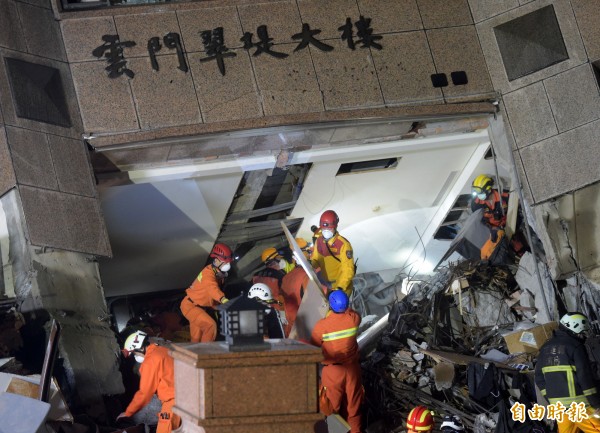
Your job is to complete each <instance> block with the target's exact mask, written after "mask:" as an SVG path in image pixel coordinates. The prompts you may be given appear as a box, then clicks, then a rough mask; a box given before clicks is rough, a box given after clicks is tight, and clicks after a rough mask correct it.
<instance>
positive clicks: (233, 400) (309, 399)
mask: <svg viewBox="0 0 600 433" xmlns="http://www.w3.org/2000/svg"><path fill="white" fill-rule="evenodd" d="M171 355H172V356H173V358H175V407H174V412H175V413H177V414H178V415H180V416H181V417H182V419H183V423H184V431H186V432H197V433H231V432H244V433H306V432H312V431H314V426H315V424H316V423H317V422H318V421H320V420H322V419H323V418H324V417H323V415H321V414H320V413H319V410H318V399H317V392H318V389H317V386H318V375H317V370H318V368H317V366H318V363H319V362H320V361H321V360H322V354H321V349H319V348H317V347H314V346H310V345H308V344H304V343H300V342H298V341H294V340H271V349H270V350H266V351H258V352H229V350H228V348H227V345H226V344H225V343H220V342H214V343H188V344H176V345H173V346H172V348H171Z"/></svg>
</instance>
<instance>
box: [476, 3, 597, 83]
mask: <svg viewBox="0 0 600 433" xmlns="http://www.w3.org/2000/svg"><path fill="white" fill-rule="evenodd" d="M550 4H552V6H553V7H554V12H555V14H556V19H557V21H558V25H559V27H560V31H561V34H562V38H563V40H564V44H565V48H566V51H567V55H568V59H566V60H564V61H562V62H559V63H556V64H553V65H551V66H548V67H546V68H544V69H542V70H539V71H537V72H534V73H531V74H528V75H525V76H523V77H521V78H516V79H514V80H512V81H510V80H509V79H508V75H507V72H506V70H505V68H504V62H503V60H502V55H501V54H500V49H499V47H498V42H497V40H496V35H495V32H494V28H495V27H498V26H500V25H503V24H505V23H507V22H509V21H512V20H514V19H517V18H519V17H521V16H523V15H526V14H529V13H531V12H534V11H536V10H538V9H541V8H543V7H546V6H548V5H550ZM476 28H477V33H478V34H479V40H480V43H481V48H482V50H483V53H484V56H485V60H486V62H487V66H488V70H489V74H490V77H491V79H492V83H493V84H494V89H495V90H497V91H499V92H501V93H508V92H510V91H513V90H516V89H519V88H521V87H525V86H528V85H530V84H532V83H535V82H537V81H540V80H543V79H545V78H549V77H551V76H553V75H556V74H558V73H560V72H562V71H566V70H568V69H571V68H573V67H575V66H578V65H580V64H582V63H585V62H586V61H587V55H586V53H585V48H584V46H583V42H582V40H581V36H580V34H579V30H578V28H577V23H576V21H575V17H574V15H573V9H572V8H571V5H570V3H569V1H567V0H556V1H550V0H538V1H535V2H532V3H528V4H526V5H524V6H520V7H518V8H514V9H511V10H509V11H507V12H505V13H503V14H500V15H497V16H495V17H493V18H490V19H488V20H486V21H483V22H481V23H479V24H477V25H476Z"/></svg>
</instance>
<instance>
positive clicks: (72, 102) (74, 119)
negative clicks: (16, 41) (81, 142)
mask: <svg viewBox="0 0 600 433" xmlns="http://www.w3.org/2000/svg"><path fill="white" fill-rule="evenodd" d="M7 57H8V58H14V59H17V60H22V61H25V62H29V63H34V64H39V65H43V66H48V67H51V68H54V69H58V71H59V75H60V80H61V83H62V87H63V90H64V92H65V102H66V105H67V111H68V114H69V119H70V121H71V125H72V126H71V127H70V128H68V127H63V126H59V125H53V124H50V123H44V122H40V121H37V120H31V119H26V118H23V117H18V116H17V113H16V108H15V106H14V105H13V98H12V93H11V92H12V91H11V86H10V80H9V78H8V72H7V68H6V62H5V59H6V58H7ZM0 106H1V108H2V113H3V115H4V122H5V123H6V124H7V125H13V126H17V127H21V128H26V129H32V130H36V131H40V132H46V133H49V134H56V135H62V136H66V137H72V138H77V137H79V136H80V135H81V117H80V116H79V110H78V106H77V96H76V94H75V89H74V87H73V80H72V79H71V71H70V69H69V65H68V64H67V63H64V62H59V61H56V60H51V59H46V58H43V57H37V56H32V55H29V54H25V53H20V52H17V51H9V50H5V49H3V48H0Z"/></svg>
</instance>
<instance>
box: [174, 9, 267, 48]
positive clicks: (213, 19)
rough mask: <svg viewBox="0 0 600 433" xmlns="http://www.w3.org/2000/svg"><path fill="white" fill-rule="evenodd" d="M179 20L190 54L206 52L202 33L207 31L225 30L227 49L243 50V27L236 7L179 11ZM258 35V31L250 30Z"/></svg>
mask: <svg viewBox="0 0 600 433" xmlns="http://www.w3.org/2000/svg"><path fill="white" fill-rule="evenodd" d="M177 20H178V21H179V28H180V30H181V38H182V39H183V44H184V46H185V50H186V51H187V52H188V53H193V52H197V51H205V48H204V45H203V44H202V37H201V33H202V32H203V31H206V30H212V29H216V28H217V27H222V28H223V37H224V41H225V46H226V47H227V48H241V47H243V46H244V44H243V42H242V41H241V38H242V35H243V34H244V32H243V31H242V25H241V23H240V17H239V16H238V13H237V8H236V7H235V6H227V7H216V8H203V9H196V10H180V11H177ZM248 31H250V32H251V33H256V29H254V30H248Z"/></svg>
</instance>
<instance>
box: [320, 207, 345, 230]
mask: <svg viewBox="0 0 600 433" xmlns="http://www.w3.org/2000/svg"><path fill="white" fill-rule="evenodd" d="M338 222H340V218H339V217H338V215H337V214H336V213H335V211H332V210H326V211H325V212H323V213H322V214H321V219H320V220H319V225H320V226H321V228H322V229H323V228H332V229H337V226H338Z"/></svg>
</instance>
